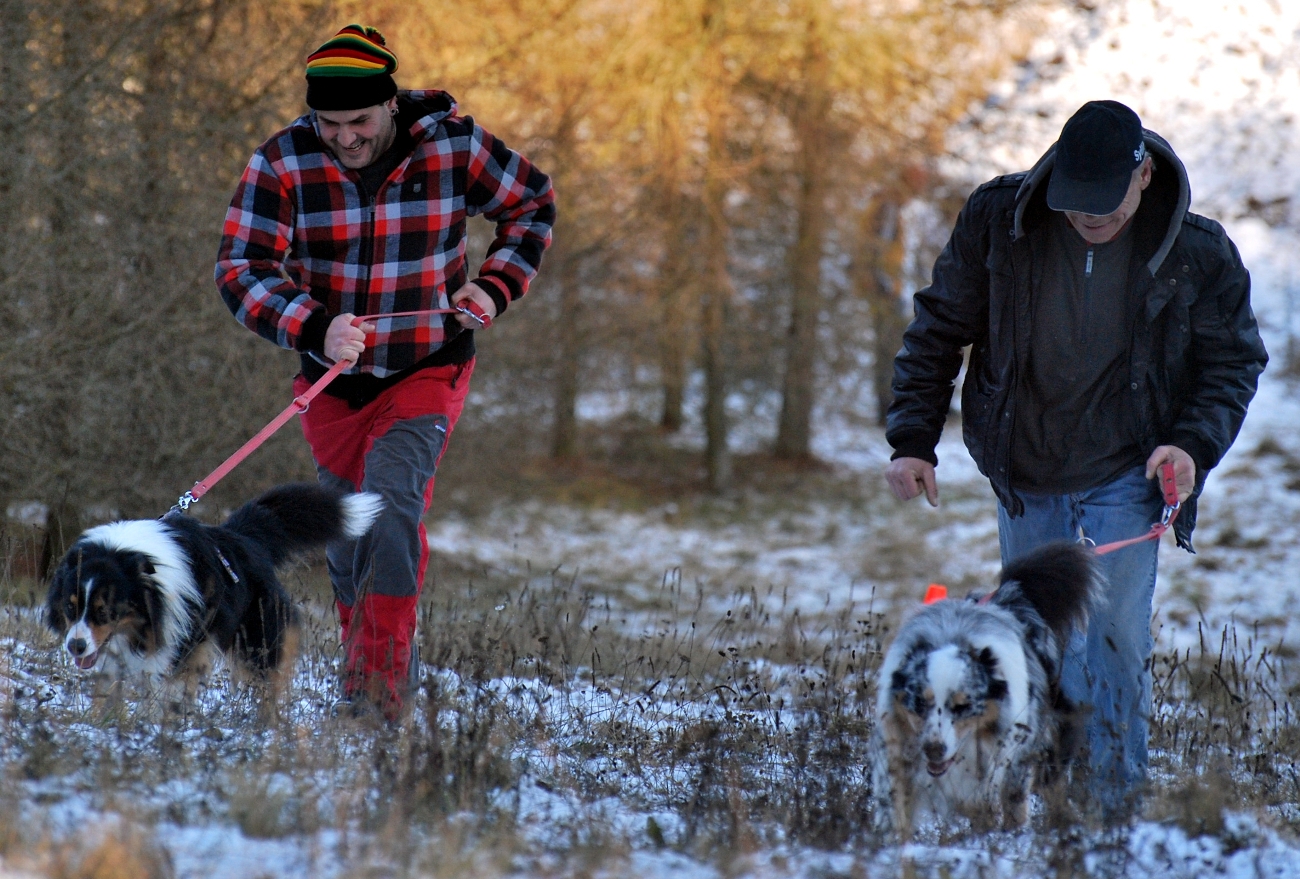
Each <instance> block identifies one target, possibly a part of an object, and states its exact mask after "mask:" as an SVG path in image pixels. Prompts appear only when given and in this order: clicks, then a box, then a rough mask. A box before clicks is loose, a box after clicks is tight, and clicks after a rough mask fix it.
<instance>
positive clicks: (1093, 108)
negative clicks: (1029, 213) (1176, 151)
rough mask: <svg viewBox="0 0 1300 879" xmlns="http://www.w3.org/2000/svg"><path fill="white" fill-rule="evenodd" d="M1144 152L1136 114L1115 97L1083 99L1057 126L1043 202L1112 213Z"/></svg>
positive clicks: (1087, 211) (1060, 208)
mask: <svg viewBox="0 0 1300 879" xmlns="http://www.w3.org/2000/svg"><path fill="white" fill-rule="evenodd" d="M1146 156H1147V149H1146V144H1145V143H1143V140H1142V120H1140V119H1138V115H1137V114H1136V113H1134V112H1133V111H1132V110H1130V109H1129V108H1128V107H1126V106H1124V105H1123V104H1121V103H1120V102H1119V101H1089V102H1088V103H1086V104H1084V105H1083V106H1082V107H1080V108H1079V109H1078V111H1077V112H1076V113H1075V114H1074V115H1073V116H1071V117H1070V120H1069V121H1068V122H1066V123H1065V127H1064V128H1062V129H1061V138H1060V140H1058V141H1057V142H1056V160H1055V162H1054V163H1053V165H1052V179H1051V180H1050V181H1048V184H1047V206H1048V207H1049V208H1051V209H1052V210H1054V211H1077V212H1078V213H1081V214H1096V215H1097V216H1105V215H1106V214H1110V213H1114V212H1115V211H1116V210H1117V209H1118V208H1119V206H1120V204H1121V203H1123V201H1124V196H1125V194H1127V193H1128V186H1129V181H1130V180H1132V178H1133V171H1134V169H1136V168H1137V167H1138V166H1139V165H1141V164H1142V160H1143V159H1145V158H1146Z"/></svg>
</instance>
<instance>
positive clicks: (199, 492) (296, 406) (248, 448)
mask: <svg viewBox="0 0 1300 879" xmlns="http://www.w3.org/2000/svg"><path fill="white" fill-rule="evenodd" d="M428 314H468V315H469V316H470V317H472V318H474V320H476V321H478V322H479V325H480V326H482V327H483V329H487V328H488V327H490V326H492V318H491V316H489V315H488V313H487V312H485V311H484V310H483V309H482V308H480V307H479V306H478V305H477V304H476V303H475V302H474V301H473V300H470V299H466V300H464V303H463V304H462V305H460V306H458V307H455V308H428V309H424V310H423V311H395V312H393V313H392V314H366V315H362V316H361V317H357V318H353V319H352V326H354V327H359V326H361V324H363V323H364V322H366V321H368V320H380V319H383V318H389V317H422V316H424V315H428ZM350 365H351V364H349V363H348V362H347V361H344V360H340V361H339V362H338V363H335V364H334V365H333V366H331V367H330V368H329V372H327V373H325V374H324V375H323V376H321V377H320V378H319V379H317V380H316V382H315V383H314V384H313V385H312V386H311V387H310V388H308V389H307V390H306V391H304V392H303V393H302V394H301V395H299V396H297V397H294V398H293V402H292V403H290V404H289V405H288V406H287V407H286V408H285V409H284V411H283V412H281V413H280V414H279V415H277V416H275V418H273V419H271V423H270V424H268V425H267V426H266V427H264V428H262V429H261V430H260V431H258V432H257V435H256V436H254V437H253V438H252V439H250V440H249V441H248V442H246V443H244V444H243V445H242V446H240V447H239V451H237V452H235V453H234V454H233V455H231V456H230V457H229V458H227V459H226V460H224V461H222V462H221V466H220V467H218V468H217V469H216V470H213V471H212V472H211V473H209V474H208V475H207V476H205V477H203V478H202V479H200V480H199V481H198V482H196V483H194V487H193V488H191V489H190V490H189V491H187V492H185V494H183V495H181V496H180V498H179V499H177V501H176V506H174V507H172V509H173V510H180V511H181V512H186V511H188V510H189V508H190V505H191V504H194V503H197V502H198V501H199V499H200V498H201V497H203V496H204V495H205V494H207V493H208V491H210V490H211V488H212V486H214V485H216V484H217V483H218V482H220V481H221V480H222V478H223V477H225V475H226V474H227V473H229V472H230V471H231V470H234V469H235V468H236V467H238V466H239V465H240V463H242V462H243V460H244V459H245V458H247V457H248V456H249V455H251V454H252V453H253V452H254V451H255V450H256V449H257V447H258V446H260V445H261V444H262V443H264V442H266V441H267V440H268V439H269V438H270V437H271V434H273V433H275V432H276V431H277V430H279V429H280V428H282V427H284V425H285V424H286V423H287V422H288V421H289V419H291V418H293V416H295V415H299V414H301V413H303V412H306V411H307V407H308V406H310V405H311V401H312V400H314V399H316V397H317V396H319V395H320V392H321V391H323V390H325V388H326V386H328V385H329V383H330V382H332V381H334V377H335V376H336V375H338V374H339V373H340V372H342V371H343V370H345V369H347V368H348V367H349V366H350Z"/></svg>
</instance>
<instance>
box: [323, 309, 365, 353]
mask: <svg viewBox="0 0 1300 879" xmlns="http://www.w3.org/2000/svg"><path fill="white" fill-rule="evenodd" d="M356 318H357V316H356V315H355V314H340V315H339V316H338V317H336V318H334V320H332V321H330V325H329V329H327V330H326V331H325V356H326V357H328V358H329V359H330V360H333V361H334V362H335V363H338V362H339V361H343V362H345V363H349V364H351V363H356V362H357V358H358V357H360V356H361V352H362V351H364V350H366V333H373V332H374V331H375V325H374V324H372V323H363V324H362V325H361V326H359V327H354V326H352V322H353V321H354V320H356Z"/></svg>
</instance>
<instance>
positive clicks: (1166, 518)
mask: <svg viewBox="0 0 1300 879" xmlns="http://www.w3.org/2000/svg"><path fill="white" fill-rule="evenodd" d="M1182 506H1183V505H1182V503H1181V502H1179V501H1174V503H1173V505H1172V506H1171V505H1169V504H1165V509H1164V512H1162V513H1161V514H1160V524H1161V525H1163V526H1164V527H1166V528H1168V527H1169V525H1170V524H1171V523H1172V522H1173V521H1174V517H1175V516H1177V515H1178V511H1179V509H1181V508H1182Z"/></svg>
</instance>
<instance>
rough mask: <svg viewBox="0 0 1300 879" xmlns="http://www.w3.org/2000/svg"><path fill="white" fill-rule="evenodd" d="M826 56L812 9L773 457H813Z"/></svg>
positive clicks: (799, 113) (799, 114)
mask: <svg viewBox="0 0 1300 879" xmlns="http://www.w3.org/2000/svg"><path fill="white" fill-rule="evenodd" d="M827 76H828V74H827V59H826V52H825V47H824V46H823V44H822V41H821V35H820V32H819V22H818V20H817V12H816V11H815V10H813V11H811V12H810V14H809V20H808V38H807V42H806V44H805V55H804V83H805V93H804V94H803V95H802V96H801V99H800V100H799V101H798V103H797V105H796V107H795V110H794V112H793V114H792V116H793V122H794V130H795V132H796V137H797V138H798V142H799V158H798V174H799V206H798V212H799V217H798V231H797V233H796V238H795V243H794V247H793V249H792V250H791V252H790V259H789V271H790V281H791V283H790V292H791V303H790V330H789V333H788V335H787V336H786V351H785V378H784V381H783V383H782V388H781V417H780V421H779V422H778V425H777V434H776V449H775V451H776V456H777V457H778V458H787V459H805V458H809V457H811V455H812V412H813V404H814V402H815V397H816V389H815V384H816V378H817V319H818V316H819V315H820V314H821V304H822V303H821V297H822V292H821V278H822V273H821V257H822V239H823V237H824V235H825V231H826V188H827V186H826V180H827V175H828V173H829V169H828V164H829V163H828V162H827V147H828V144H827V140H828V138H829V136H830V133H829V132H828V131H827V124H826V120H827V118H828V117H829V115H830V91H829V89H828V87H827Z"/></svg>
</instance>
